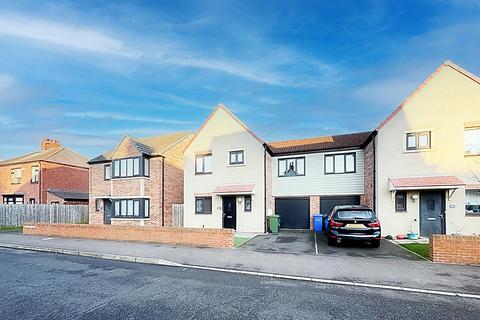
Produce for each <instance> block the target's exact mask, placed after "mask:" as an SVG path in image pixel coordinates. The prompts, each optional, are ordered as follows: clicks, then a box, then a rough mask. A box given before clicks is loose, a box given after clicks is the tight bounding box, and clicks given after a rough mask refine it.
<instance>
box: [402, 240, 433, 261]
mask: <svg viewBox="0 0 480 320" xmlns="http://www.w3.org/2000/svg"><path fill="white" fill-rule="evenodd" d="M400 245H401V246H402V247H404V248H405V249H407V250H410V251H412V252H415V253H416V254H418V255H419V256H422V257H424V258H425V259H428V243H405V244H400Z"/></svg>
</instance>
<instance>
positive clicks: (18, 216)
mask: <svg viewBox="0 0 480 320" xmlns="http://www.w3.org/2000/svg"><path fill="white" fill-rule="evenodd" d="M27 222H43V223H88V206H87V205H56V204H0V226H1V227H21V226H23V224H24V223H27Z"/></svg>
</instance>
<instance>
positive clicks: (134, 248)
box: [0, 232, 480, 295]
mask: <svg viewBox="0 0 480 320" xmlns="http://www.w3.org/2000/svg"><path fill="white" fill-rule="evenodd" d="M305 234H307V235H305ZM305 234H303V235H301V236H299V234H298V233H291V234H290V235H289V234H288V232H283V233H281V234H279V235H278V236H276V238H275V237H271V236H257V237H256V238H254V239H252V240H250V241H249V242H247V243H246V245H245V246H242V247H240V248H237V249H212V248H193V247H186V246H171V245H163V244H151V243H149V244H147V243H134V242H116V241H103V240H90V239H74V238H53V237H42V236H30V235H23V234H20V233H0V246H7V247H8V246H11V247H22V246H23V247H30V248H40V249H42V250H51V251H56V252H64V253H70V254H77V255H78V254H83V255H87V256H94V257H100V256H103V257H105V258H108V259H116V258H120V259H119V260H127V261H137V262H146V263H150V262H149V261H151V260H152V259H156V260H155V261H158V260H162V261H166V262H171V263H172V264H181V265H188V266H204V267H211V268H223V269H226V270H242V271H250V272H258V273H269V274H276V275H288V276H295V277H308V278H309V279H310V278H317V279H327V280H332V281H344V282H352V283H363V284H372V285H380V286H396V287H407V288H416V289H421V290H435V291H445V292H456V293H465V294H475V295H479V294H480V267H474V266H461V265H444V264H434V263H431V262H428V261H425V260H422V259H419V258H418V257H417V256H415V255H413V254H410V253H409V252H407V251H404V250H403V249H401V248H399V247H396V246H395V245H394V244H391V243H388V242H383V243H382V245H381V246H380V248H379V249H374V248H371V247H368V246H367V247H364V248H362V247H355V246H353V247H351V246H339V247H329V248H327V247H325V248H323V249H321V250H320V252H319V255H316V254H313V253H312V250H311V249H312V248H311V246H312V245H311V243H309V242H308V241H306V240H307V239H308V234H309V233H305ZM285 237H286V238H285ZM289 237H290V238H289ZM291 237H300V240H298V241H293V242H291V243H293V245H294V246H299V247H303V248H305V251H306V249H307V247H308V249H309V250H310V251H309V253H305V252H303V253H298V252H293V251H294V250H293V249H290V250H289V249H288V248H289V247H288V246H286V244H287V243H288V241H292V238H291ZM302 237H303V238H302ZM262 238H263V240H264V242H265V243H267V244H268V243H269V242H270V244H269V245H262V241H261V240H262ZM288 239H289V240H288ZM302 239H303V240H305V241H302ZM259 241H260V243H259ZM277 242H278V245H279V246H280V247H281V246H284V248H287V249H285V250H277V251H275V250H270V251H268V250H265V248H272V247H274V243H277ZM310 242H313V239H311V241H310ZM320 242H321V241H317V243H318V244H320ZM255 244H257V245H255ZM320 246H321V244H320ZM59 250H61V251H59ZM399 250H402V251H399Z"/></svg>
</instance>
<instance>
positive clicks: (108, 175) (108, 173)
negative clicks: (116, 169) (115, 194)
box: [103, 164, 112, 180]
mask: <svg viewBox="0 0 480 320" xmlns="http://www.w3.org/2000/svg"><path fill="white" fill-rule="evenodd" d="M103 175H104V178H105V180H110V179H112V165H111V164H106V165H105V166H104V167H103Z"/></svg>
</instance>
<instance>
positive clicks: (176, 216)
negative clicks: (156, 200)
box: [172, 204, 183, 227]
mask: <svg viewBox="0 0 480 320" xmlns="http://www.w3.org/2000/svg"><path fill="white" fill-rule="evenodd" d="M172 212H173V217H172V226H173V227H183V204H174V205H173V209H172Z"/></svg>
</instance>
